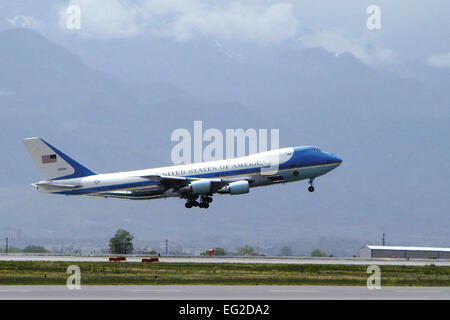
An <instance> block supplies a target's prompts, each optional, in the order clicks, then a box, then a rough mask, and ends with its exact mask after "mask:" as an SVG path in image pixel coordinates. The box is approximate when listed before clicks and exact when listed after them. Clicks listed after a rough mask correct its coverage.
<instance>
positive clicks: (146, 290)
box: [127, 289, 183, 292]
mask: <svg viewBox="0 0 450 320" xmlns="http://www.w3.org/2000/svg"><path fill="white" fill-rule="evenodd" d="M127 291H131V292H183V290H177V289H173V290H172V289H166V290H164V289H128V290H127Z"/></svg>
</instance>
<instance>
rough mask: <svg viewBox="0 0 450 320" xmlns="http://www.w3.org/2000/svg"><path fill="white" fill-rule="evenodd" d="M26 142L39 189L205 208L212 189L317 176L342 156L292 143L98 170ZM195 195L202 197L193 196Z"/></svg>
mask: <svg viewBox="0 0 450 320" xmlns="http://www.w3.org/2000/svg"><path fill="white" fill-rule="evenodd" d="M24 143H25V145H26V147H27V149H28V151H29V152H30V154H31V156H32V158H33V160H34V161H35V163H36V165H37V166H38V168H39V170H40V171H41V174H42V175H43V176H44V178H45V180H44V181H40V182H37V183H34V184H33V185H34V186H36V187H37V188H38V190H39V191H40V192H43V193H52V194H65V195H83V196H95V197H105V198H120V199H134V200H138V199H141V200H142V199H156V198H165V197H178V198H184V199H186V200H187V202H186V207H192V206H200V207H204V208H207V207H208V206H209V203H210V202H212V195H213V194H215V193H228V194H243V193H247V192H249V189H250V188H254V187H260V186H267V185H272V184H277V183H285V182H294V181H299V180H305V179H308V180H309V183H310V187H309V188H308V190H309V191H314V187H313V186H312V182H313V180H314V179H315V178H317V177H319V176H322V175H324V174H326V173H327V172H329V171H331V170H333V169H335V168H337V167H338V166H339V165H340V164H341V163H342V160H341V159H339V158H338V157H336V156H335V155H333V154H331V153H327V152H324V151H321V150H320V149H318V148H316V147H310V146H303V147H290V148H282V149H277V150H271V151H266V152H261V153H256V154H252V155H249V156H245V157H240V158H234V159H227V160H218V161H209V162H202V163H193V164H184V165H176V166H169V167H161V168H153V169H145V170H136V171H127V172H117V173H106V174H96V173H94V172H93V171H91V170H89V169H87V168H86V167H84V166H83V165H81V164H80V163H78V162H76V161H75V160H73V159H72V158H70V157H69V156H67V155H66V154H64V153H62V152H61V151H59V150H58V149H56V148H55V147H53V146H51V145H50V144H48V143H47V142H45V141H44V140H42V139H40V138H29V139H25V140H24ZM197 200H200V202H199V201H197Z"/></svg>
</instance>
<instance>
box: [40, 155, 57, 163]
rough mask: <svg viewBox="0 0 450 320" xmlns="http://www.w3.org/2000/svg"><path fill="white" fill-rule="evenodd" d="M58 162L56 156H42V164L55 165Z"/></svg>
mask: <svg viewBox="0 0 450 320" xmlns="http://www.w3.org/2000/svg"><path fill="white" fill-rule="evenodd" d="M54 162H56V154H48V155H45V156H42V163H54Z"/></svg>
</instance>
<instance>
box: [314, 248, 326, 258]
mask: <svg viewBox="0 0 450 320" xmlns="http://www.w3.org/2000/svg"><path fill="white" fill-rule="evenodd" d="M311 257H328V255H327V254H326V253H325V252H322V251H320V250H319V249H314V250H313V251H312V252H311Z"/></svg>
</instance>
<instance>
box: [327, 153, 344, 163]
mask: <svg viewBox="0 0 450 320" xmlns="http://www.w3.org/2000/svg"><path fill="white" fill-rule="evenodd" d="M329 155H330V157H331V160H332V161H333V162H337V163H339V164H341V163H342V159H341V158H339V157H337V156H336V155H334V154H333V153H329Z"/></svg>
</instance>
